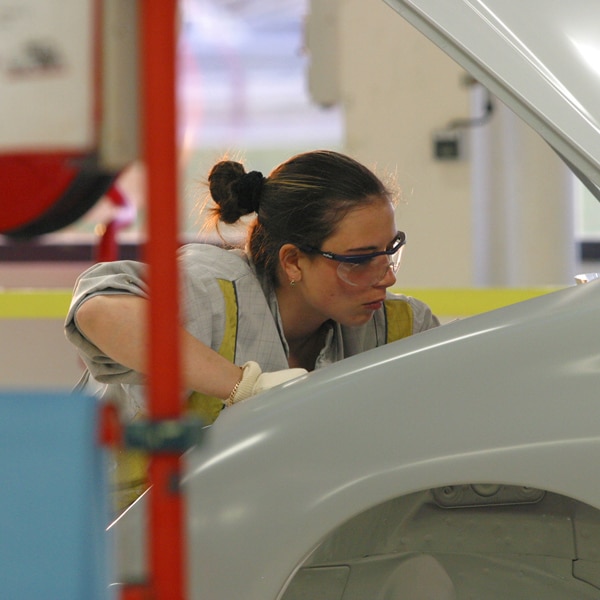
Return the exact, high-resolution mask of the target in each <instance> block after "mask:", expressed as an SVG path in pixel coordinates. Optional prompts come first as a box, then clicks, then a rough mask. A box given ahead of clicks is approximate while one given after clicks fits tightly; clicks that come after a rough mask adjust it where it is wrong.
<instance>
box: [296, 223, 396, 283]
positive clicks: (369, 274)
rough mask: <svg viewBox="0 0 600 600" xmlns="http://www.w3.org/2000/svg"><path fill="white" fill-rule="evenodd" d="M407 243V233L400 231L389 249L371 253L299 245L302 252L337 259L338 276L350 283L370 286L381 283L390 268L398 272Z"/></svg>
mask: <svg viewBox="0 0 600 600" xmlns="http://www.w3.org/2000/svg"><path fill="white" fill-rule="evenodd" d="M404 244H406V234H405V233H404V232H403V231H398V232H397V233H396V237H395V238H394V239H393V241H392V243H391V247H390V248H389V250H382V251H381V252H370V253H369V254H352V255H349V254H335V253H334V252H324V251H323V250H319V249H318V248H315V247H314V246H304V245H298V248H299V249H300V250H302V252H306V253H311V254H320V255H321V256H323V257H324V258H328V259H329V260H335V261H337V262H338V263H339V264H338V268H337V274H338V277H339V278H340V279H341V280H342V281H343V282H344V283H347V284H349V285H354V286H361V287H368V286H371V285H375V284H376V283H379V282H380V281H381V280H382V279H383V278H384V277H385V275H386V273H387V271H388V269H391V270H392V272H394V273H396V271H397V270H398V267H399V266H400V259H401V258H402V248H403V246H404Z"/></svg>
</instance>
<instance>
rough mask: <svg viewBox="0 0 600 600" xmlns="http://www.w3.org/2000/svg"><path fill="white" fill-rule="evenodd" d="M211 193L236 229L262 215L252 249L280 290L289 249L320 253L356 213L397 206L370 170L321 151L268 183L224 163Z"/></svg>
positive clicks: (218, 211)
mask: <svg viewBox="0 0 600 600" xmlns="http://www.w3.org/2000/svg"><path fill="white" fill-rule="evenodd" d="M208 182H209V190H210V195H211V197H212V199H213V200H214V201H215V202H216V204H217V206H216V207H215V208H213V209H212V212H213V217H215V218H216V219H217V220H219V221H222V222H224V223H235V222H237V221H238V220H239V219H240V218H241V217H242V216H244V215H247V214H250V213H252V212H256V213H257V218H256V220H255V221H254V223H253V225H252V227H251V229H250V233H249V240H248V249H249V252H250V255H251V257H252V260H253V261H254V264H255V265H256V267H257V269H259V270H260V271H262V272H263V273H265V274H266V275H267V276H268V277H269V278H270V279H271V281H272V282H273V284H274V285H277V283H278V280H277V268H278V263H279V249H280V248H281V246H282V245H283V244H286V243H292V244H304V245H308V246H314V247H315V248H320V247H321V244H322V243H323V241H324V240H326V239H327V238H328V237H330V236H331V235H333V234H334V233H335V231H336V228H337V225H338V224H339V222H340V221H341V220H342V219H343V218H344V216H345V215H346V214H347V213H348V212H349V211H350V210H352V209H354V208H357V207H359V206H365V205H367V204H369V203H372V202H375V201H380V200H382V199H385V200H389V201H392V194H391V193H390V191H389V190H388V189H387V187H386V186H385V185H384V183H383V182H382V181H381V180H380V179H379V178H378V177H377V176H376V175H375V174H374V173H373V172H372V171H370V170H369V169H368V168H367V167H365V166H364V165H362V164H360V163H359V162H357V161H356V160H354V159H352V158H350V157H348V156H345V155H343V154H340V153H338V152H332V151H326V150H317V151H313V152H305V153H303V154H298V155H296V156H293V157H292V158H290V159H289V160H287V161H286V162H284V163H282V164H281V165H279V166H278V167H276V168H275V169H274V170H273V171H272V172H271V174H270V175H269V176H268V177H266V178H264V177H263V176H262V174H261V173H258V172H257V171H252V172H250V173H246V170H245V169H244V166H243V165H242V164H241V163H238V162H233V161H229V160H223V161H221V162H218V163H217V164H216V165H215V166H214V167H213V168H212V170H211V172H210V174H209V177H208Z"/></svg>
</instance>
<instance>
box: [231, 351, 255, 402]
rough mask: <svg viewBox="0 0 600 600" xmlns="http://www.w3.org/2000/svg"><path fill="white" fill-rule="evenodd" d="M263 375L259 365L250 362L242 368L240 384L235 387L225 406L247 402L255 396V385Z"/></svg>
mask: <svg viewBox="0 0 600 600" xmlns="http://www.w3.org/2000/svg"><path fill="white" fill-rule="evenodd" d="M261 373H262V371H261V368H260V366H259V364H258V363H256V362H253V361H248V362H247V363H245V364H244V365H243V366H242V368H241V376H240V378H239V379H238V382H237V383H236V384H235V385H234V386H233V389H232V390H231V393H230V394H229V397H228V398H227V400H225V406H231V405H232V404H235V403H236V402H239V401H240V400H245V399H246V398H249V397H250V396H252V394H253V390H254V384H255V383H256V380H257V379H258V377H259V376H260V374H261Z"/></svg>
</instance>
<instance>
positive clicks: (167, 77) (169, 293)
mask: <svg viewBox="0 0 600 600" xmlns="http://www.w3.org/2000/svg"><path fill="white" fill-rule="evenodd" d="M140 8H141V60H142V68H141V74H142V82H141V84H142V111H143V114H142V135H143V156H144V161H145V164H146V168H147V182H148V186H147V187H148V218H147V222H148V242H147V245H146V249H145V251H146V255H145V260H146V262H147V263H148V264H149V288H150V348H149V352H150V354H149V373H150V377H149V418H150V419H153V420H161V419H171V418H177V417H179V416H180V413H181V379H180V364H179V360H180V357H179V354H180V353H179V339H178V324H179V309H178V307H179V281H178V269H177V261H176V249H177V242H178V211H177V197H178V174H177V110H176V106H177V102H176V89H177V88H176V49H177V22H176V21H177V0H142V1H141V2H140ZM179 458H180V457H179V456H178V455H177V454H175V453H173V454H155V455H153V456H152V457H151V460H150V483H151V485H152V487H151V490H150V495H149V499H150V527H149V537H150V541H149V543H150V548H149V553H148V555H149V562H150V565H149V566H150V572H151V581H150V586H151V588H152V592H151V597H152V598H153V600H167V599H169V600H171V599H174V600H182V599H183V598H184V597H185V595H186V591H185V588H186V569H185V566H186V564H185V535H184V505H183V497H182V495H181V494H180V491H179V489H178V482H179V478H180V460H179Z"/></svg>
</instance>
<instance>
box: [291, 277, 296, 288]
mask: <svg viewBox="0 0 600 600" xmlns="http://www.w3.org/2000/svg"><path fill="white" fill-rule="evenodd" d="M290 286H291V287H295V286H296V281H295V280H294V279H292V280H291V281H290Z"/></svg>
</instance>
